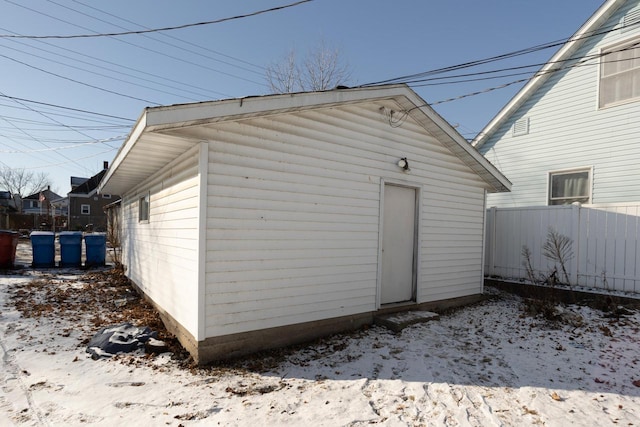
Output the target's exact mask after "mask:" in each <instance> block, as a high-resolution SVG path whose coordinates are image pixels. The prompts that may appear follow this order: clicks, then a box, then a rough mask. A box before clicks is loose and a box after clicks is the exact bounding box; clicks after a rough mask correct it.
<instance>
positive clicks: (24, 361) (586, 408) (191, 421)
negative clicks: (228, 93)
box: [0, 270, 640, 426]
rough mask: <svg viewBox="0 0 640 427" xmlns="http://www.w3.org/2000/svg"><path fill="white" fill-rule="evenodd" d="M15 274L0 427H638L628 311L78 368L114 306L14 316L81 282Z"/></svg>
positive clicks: (5, 309)
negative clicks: (226, 358) (28, 295)
mask: <svg viewBox="0 0 640 427" xmlns="http://www.w3.org/2000/svg"><path fill="white" fill-rule="evenodd" d="M25 273H26V274H25V275H0V353H1V354H0V361H1V362H0V363H1V364H2V366H1V369H0V414H3V416H2V417H1V418H0V425H33V426H40V425H64V426H68V425H101V426H112V425H170V426H171V425H172V426H179V425H185V426H187V425H207V426H208V425H225V426H228V425H239V426H245V425H248V426H259V425H269V426H275V425H290V426H301V425H314V426H346V425H348V426H365V425H371V424H373V425H385V426H405V425H408V426H419V425H424V426H440V425H442V426H457V425H470V426H489V425H496V426H499V425H505V426H511V425H518V426H521V425H547V426H567V425H584V426H594V425H598V426H603V425H612V424H616V425H620V426H627V425H640V387H638V386H640V381H639V380H640V371H639V367H640V314H638V313H637V312H633V313H632V314H631V315H629V316H626V317H623V318H621V319H615V318H613V319H612V318H608V317H605V316H604V314H603V313H602V312H600V311H596V310H593V309H591V308H588V307H572V310H574V311H575V312H576V313H579V314H580V315H581V316H582V318H583V320H584V322H583V323H582V324H581V325H580V326H578V327H575V326H574V325H568V324H562V323H560V324H554V323H550V322H548V321H546V320H544V319H542V318H539V317H531V316H530V315H526V314H525V312H524V310H523V307H524V305H523V303H522V302H521V300H520V299H518V298H516V297H511V296H508V295H503V294H500V295H497V296H496V297H495V298H493V299H491V300H490V301H487V302H485V303H482V304H480V305H476V306H473V307H467V308H465V309H462V310H458V311H456V312H454V313H451V314H447V315H443V316H442V317H441V318H440V320H439V321H434V322H430V323H425V324H421V325H415V326H412V327H409V328H407V329H405V330H404V331H403V332H402V333H401V334H393V333H391V332H389V331H387V330H385V329H382V328H380V327H372V328H370V329H368V330H364V331H359V332H357V333H354V334H351V335H342V336H337V337H333V338H329V339H326V340H322V341H319V342H316V343H314V344H313V345H309V346H304V347H300V348H298V349H296V350H293V351H287V352H274V353H271V354H269V355H264V356H262V357H261V358H248V359H247V361H246V363H245V364H244V365H243V366H242V365H239V364H236V365H234V366H231V367H215V368H208V369H187V368H185V367H181V366H180V363H179V362H177V361H174V360H171V358H170V356H169V355H161V356H156V357H145V356H144V355H140V354H138V355H126V356H119V357H117V358H114V359H103V360H98V361H95V360H92V359H90V358H89V356H88V354H87V353H85V348H84V346H83V345H82V342H83V341H86V339H88V338H90V336H91V335H92V334H93V333H94V332H95V331H96V330H97V329H98V328H97V327H95V326H94V324H93V323H92V320H91V319H92V318H93V317H95V316H100V315H101V313H106V312H108V311H109V312H113V311H114V310H117V307H118V304H117V303H116V302H114V304H110V303H104V304H93V305H92V306H91V307H90V310H88V312H74V311H73V310H71V309H67V310H64V311H63V312H62V311H59V310H51V311H47V312H42V313H39V314H37V315H35V314H32V315H33V316H34V317H25V316H23V315H22V314H21V312H20V311H19V310H18V309H16V306H15V302H16V295H17V294H18V293H19V292H20V290H21V289H24V288H25V286H26V284H28V283H32V284H33V283H34V282H33V281H34V280H40V281H41V282H42V283H43V284H42V286H54V287H61V288H62V287H63V288H65V293H64V294H74V295H75V298H76V300H77V299H78V298H79V297H80V298H81V295H82V292H83V287H84V286H85V283H86V276H85V273H82V272H79V271H75V272H74V271H63V270H52V271H51V272H50V273H47V274H45V275H44V276H43V275H42V274H40V273H36V272H32V271H29V270H27V271H25ZM43 278H46V279H47V280H45V281H42V279H43ZM41 282H37V283H41ZM56 295H57V294H56ZM37 302H38V301H34V303H37ZM23 309H24V308H23ZM634 382H635V383H636V384H638V386H636V385H634Z"/></svg>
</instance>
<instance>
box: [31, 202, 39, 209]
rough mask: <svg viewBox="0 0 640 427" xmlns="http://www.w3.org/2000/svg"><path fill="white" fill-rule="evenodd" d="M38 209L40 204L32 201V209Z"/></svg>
mask: <svg viewBox="0 0 640 427" xmlns="http://www.w3.org/2000/svg"><path fill="white" fill-rule="evenodd" d="M37 207H38V202H36V201H35V200H31V206H30V208H32V209H33V208H37Z"/></svg>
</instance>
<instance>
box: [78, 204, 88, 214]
mask: <svg viewBox="0 0 640 427" xmlns="http://www.w3.org/2000/svg"><path fill="white" fill-rule="evenodd" d="M80 213H81V214H82V215H90V214H91V206H90V205H80Z"/></svg>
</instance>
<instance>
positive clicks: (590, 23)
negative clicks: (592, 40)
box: [471, 0, 627, 149]
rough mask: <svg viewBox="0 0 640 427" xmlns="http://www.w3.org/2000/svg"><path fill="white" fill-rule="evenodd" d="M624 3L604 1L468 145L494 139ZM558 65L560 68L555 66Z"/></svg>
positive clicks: (618, 0) (621, 0)
mask: <svg viewBox="0 0 640 427" xmlns="http://www.w3.org/2000/svg"><path fill="white" fill-rule="evenodd" d="M625 1H627V0H607V1H605V2H604V3H603V4H602V6H600V8H598V10H596V11H595V13H594V14H593V15H591V17H590V18H589V19H588V20H587V22H585V23H584V24H583V25H582V27H580V28H579V29H578V31H576V32H575V34H573V36H571V37H570V38H569V39H568V40H567V42H566V43H565V44H564V45H562V47H561V48H560V49H559V50H558V52H556V54H555V55H553V56H552V57H551V59H550V60H549V61H548V62H547V63H546V64H545V65H543V66H542V68H540V70H538V71H537V72H536V73H535V74H534V76H533V78H531V80H529V81H528V82H527V84H526V85H524V87H523V88H522V89H520V91H519V92H518V93H517V94H516V95H515V96H514V97H513V98H511V100H510V101H509V102H508V103H507V105H505V106H504V107H503V108H502V110H500V112H499V113H498V114H497V115H496V116H495V117H494V118H493V119H492V120H491V121H490V122H489V123H488V124H487V126H485V127H484V129H482V131H480V133H478V135H477V136H476V137H475V138H474V139H473V141H472V142H471V145H473V146H474V147H476V148H478V149H479V148H480V147H482V145H484V143H485V142H486V141H487V140H488V139H489V138H490V137H491V136H492V135H493V133H494V132H496V131H497V130H498V128H499V127H500V126H501V125H502V124H503V123H504V122H505V121H507V120H508V119H509V117H511V115H512V114H514V113H515V112H516V110H517V109H518V108H520V107H521V106H522V105H523V104H524V103H525V102H526V101H527V100H528V99H529V98H530V97H531V96H532V95H533V94H534V93H535V92H536V90H538V89H539V88H540V87H541V86H542V85H543V84H544V83H545V82H546V81H547V80H548V79H549V78H550V77H551V76H552V75H553V73H554V72H555V71H557V70H559V69H562V67H563V65H562V64H563V61H565V60H567V59H569V58H571V55H573V54H574V53H575V52H576V51H577V50H578V49H579V48H580V47H581V46H582V45H583V44H584V43H585V41H586V40H588V39H589V37H591V36H593V33H594V32H596V31H597V30H598V29H599V28H600V27H601V26H602V25H603V24H604V23H605V22H606V20H607V19H609V18H610V17H611V15H613V13H614V12H615V11H616V10H618V9H619V8H620V6H622V5H623V4H624V3H625ZM558 64H560V65H558Z"/></svg>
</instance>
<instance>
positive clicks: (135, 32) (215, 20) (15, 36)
mask: <svg viewBox="0 0 640 427" xmlns="http://www.w3.org/2000/svg"><path fill="white" fill-rule="evenodd" d="M312 1H313V0H301V1H297V2H295V3H290V4H287V5H284V6H276V7H272V8H269V9H263V10H258V11H256V12H251V13H246V14H243V15H236V16H231V17H228V18H220V19H214V20H211V21H203V22H195V23H192V24H183V25H175V26H171V27H161V28H152V29H149V30H136V31H123V32H117V33H98V34H74V35H47V36H36V35H14V34H0V38H20V39H78V38H95V37H116V36H127V35H131V34H148V33H157V32H161V31H172V30H180V29H183V28H190V27H197V26H202V25H212V24H220V23H222V22H227V21H233V20H236V19H243V18H249V17H252V16H257V15H261V14H264V13H269V12H275V11H279V10H283V9H287V8H290V7H295V6H299V5H301V4H304V3H309V2H312ZM10 3H12V4H15V3H13V2H10Z"/></svg>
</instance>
